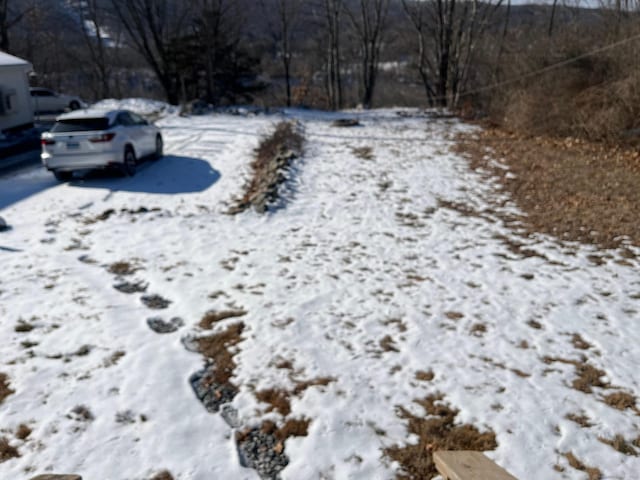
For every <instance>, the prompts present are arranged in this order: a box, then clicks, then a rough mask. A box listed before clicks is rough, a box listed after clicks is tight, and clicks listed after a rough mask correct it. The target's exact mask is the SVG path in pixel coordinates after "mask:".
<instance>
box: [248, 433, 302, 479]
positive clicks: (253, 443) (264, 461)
mask: <svg viewBox="0 0 640 480" xmlns="http://www.w3.org/2000/svg"><path fill="white" fill-rule="evenodd" d="M238 455H239V457H240V464H241V465H242V466H243V467H247V468H253V469H254V470H255V471H256V472H258V475H260V478H262V479H269V480H276V479H279V478H280V475H279V474H280V472H281V471H282V470H283V469H284V467H286V466H287V465H288V464H289V459H288V458H287V457H286V455H284V447H283V444H282V441H280V440H278V439H277V438H276V436H275V435H273V434H270V433H265V432H263V431H262V430H260V429H258V428H254V429H252V430H250V431H249V432H248V433H245V434H243V435H242V436H241V438H240V439H239V440H238Z"/></svg>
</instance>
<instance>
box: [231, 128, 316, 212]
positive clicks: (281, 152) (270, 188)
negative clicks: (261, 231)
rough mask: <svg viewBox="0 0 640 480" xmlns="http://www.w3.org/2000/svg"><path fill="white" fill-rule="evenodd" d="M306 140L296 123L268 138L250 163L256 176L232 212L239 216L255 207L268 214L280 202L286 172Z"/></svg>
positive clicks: (261, 144)
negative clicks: (281, 186) (281, 187)
mask: <svg viewBox="0 0 640 480" xmlns="http://www.w3.org/2000/svg"><path fill="white" fill-rule="evenodd" d="M303 144H304V137H303V136H302V133H301V131H300V126H299V125H297V124H296V123H293V122H281V123H279V124H278V125H277V126H276V129H275V131H274V132H273V134H271V135H270V136H269V137H267V138H265V139H264V140H263V141H262V142H261V143H260V145H259V146H258V148H257V149H256V151H255V160H254V161H253V162H252V163H251V168H252V170H253V174H252V177H251V179H250V180H249V182H248V183H247V185H246V186H245V193H244V195H243V196H242V198H241V199H240V200H239V201H237V202H236V205H235V206H234V207H232V208H231V209H230V210H229V213H231V214H236V213H240V212H243V211H245V210H247V209H248V208H250V207H253V208H254V209H255V210H256V211H258V212H266V211H267V210H268V208H269V205H273V204H275V203H276V202H277V201H278V197H279V190H280V185H282V184H283V183H284V182H285V181H286V180H287V174H286V172H287V171H289V170H290V169H291V165H292V162H293V161H294V160H295V159H296V158H299V157H300V155H302V147H303Z"/></svg>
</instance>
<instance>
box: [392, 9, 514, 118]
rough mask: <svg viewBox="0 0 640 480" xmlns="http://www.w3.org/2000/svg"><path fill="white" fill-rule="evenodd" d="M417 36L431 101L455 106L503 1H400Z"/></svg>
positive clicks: (420, 62)
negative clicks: (475, 56)
mask: <svg viewBox="0 0 640 480" xmlns="http://www.w3.org/2000/svg"><path fill="white" fill-rule="evenodd" d="M402 3H403V6H404V10H405V12H406V14H407V15H408V16H409V19H410V20H411V23H412V25H413V28H414V30H415V31H416V32H417V34H418V52H419V58H420V61H419V65H421V67H422V69H423V72H421V76H422V80H423V82H424V83H425V90H426V91H427V92H428V93H427V96H428V98H429V99H430V101H435V103H436V104H438V105H440V106H450V107H455V106H456V104H457V103H458V100H459V97H460V93H461V88H462V87H463V86H464V85H465V84H466V82H467V80H468V75H469V71H470V67H471V64H472V60H473V57H474V53H475V50H476V48H477V46H478V41H479V38H480V37H481V34H482V33H483V32H485V31H486V29H487V27H488V25H489V19H490V18H491V17H492V16H493V15H494V13H495V12H496V10H497V8H498V7H499V6H500V5H501V4H502V0H495V1H491V0H488V1H485V2H480V1H479V0H470V1H459V0H458V1H456V0H434V1H433V2H422V1H417V0H402Z"/></svg>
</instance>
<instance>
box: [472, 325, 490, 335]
mask: <svg viewBox="0 0 640 480" xmlns="http://www.w3.org/2000/svg"><path fill="white" fill-rule="evenodd" d="M469 333H470V334H471V335H473V336H475V337H482V336H483V335H484V334H485V333H487V326H486V325H485V324H484V323H475V324H473V325H472V326H471V329H470V330H469Z"/></svg>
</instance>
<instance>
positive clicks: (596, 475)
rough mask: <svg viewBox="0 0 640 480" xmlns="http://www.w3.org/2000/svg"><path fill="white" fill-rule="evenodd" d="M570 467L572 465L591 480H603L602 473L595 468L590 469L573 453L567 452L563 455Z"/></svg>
mask: <svg viewBox="0 0 640 480" xmlns="http://www.w3.org/2000/svg"><path fill="white" fill-rule="evenodd" d="M562 455H563V456H564V457H565V458H566V459H567V461H568V462H569V465H571V466H572V467H573V468H575V469H576V470H580V471H581V472H585V473H586V474H587V477H588V479H589V480H600V479H601V478H602V472H601V471H600V470H599V469H597V468H594V467H588V466H587V465H585V464H584V463H582V462H581V461H580V460H578V458H577V457H576V456H575V455H574V454H573V453H572V452H566V453H563V454H562Z"/></svg>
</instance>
